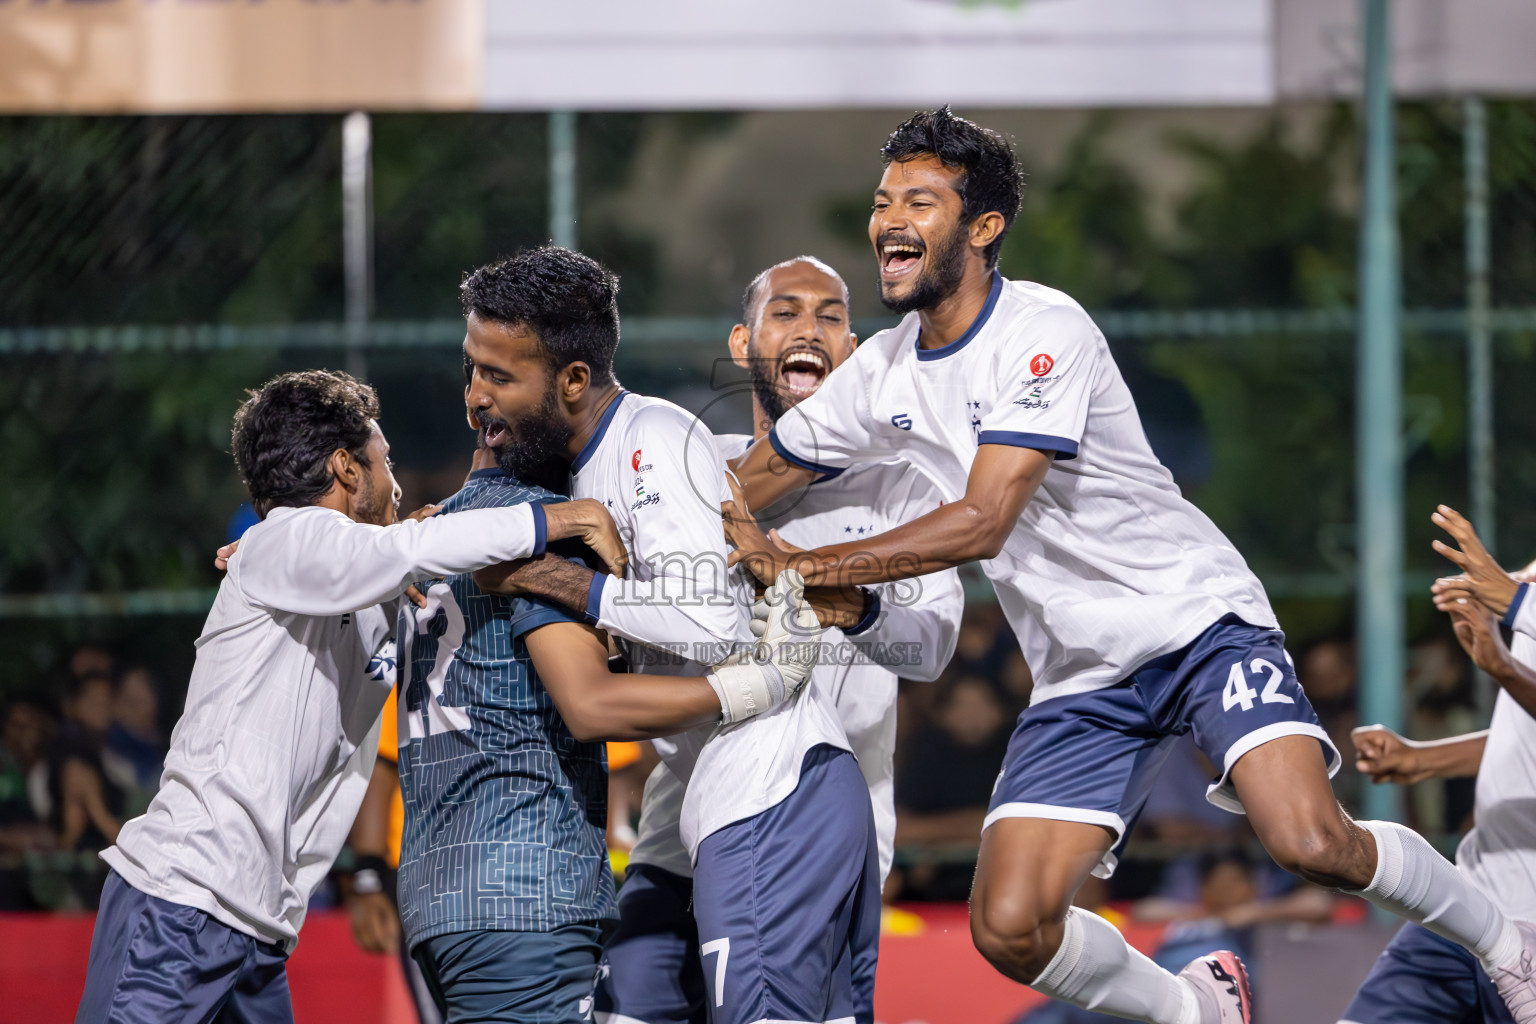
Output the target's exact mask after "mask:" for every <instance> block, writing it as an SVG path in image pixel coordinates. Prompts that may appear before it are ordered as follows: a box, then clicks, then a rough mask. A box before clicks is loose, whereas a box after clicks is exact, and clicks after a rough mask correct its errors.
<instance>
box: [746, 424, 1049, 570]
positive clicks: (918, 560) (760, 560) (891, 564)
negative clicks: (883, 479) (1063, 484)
mask: <svg viewBox="0 0 1536 1024" xmlns="http://www.w3.org/2000/svg"><path fill="white" fill-rule="evenodd" d="M748 454H749V455H750V454H751V452H750V451H749V452H748ZM1051 459H1052V456H1051V454H1050V453H1048V452H1043V451H1038V450H1036V449H1034V448H1020V447H1015V446H1013V445H1008V444H984V445H982V446H981V447H979V448H978V449H977V450H976V460H975V461H974V462H973V463H972V464H971V473H970V476H969V477H968V478H967V480H966V488H965V496H964V497H963V498H961V499H960V500H959V501H953V502H950V503H948V504H946V505H941V506H940V507H939V508H937V509H935V510H934V511H932V512H929V513H928V514H926V515H923V516H919V517H918V518H916V519H914V520H912V521H911V522H909V523H904V524H903V525H901V526H898V527H896V528H895V529H893V530H888V531H886V532H885V533H881V534H876V535H875V536H874V537H869V538H865V539H863V540H860V541H857V542H850V543H847V544H833V545H830V546H828V547H824V548H817V549H815V550H814V551H805V552H800V553H795V554H790V553H786V552H784V551H783V550H781V549H780V548H778V547H777V546H776V545H774V544H773V543H772V542H771V541H769V540H768V538H767V537H765V536H764V535H763V533H762V531H761V530H759V529H758V528H757V525H756V523H754V522H752V521H751V520H750V519H747V518H745V517H742V516H740V515H729V514H728V515H727V516H726V531H727V535H728V536H729V537H730V539H731V541H732V543H734V544H735V545H736V550H735V551H733V552H732V553H731V562H732V564H735V563H736V562H746V564H747V566H748V568H750V569H751V570H752V574H753V575H754V576H756V577H757V578H758V579H760V580H763V581H765V582H767V581H771V580H772V579H773V578H774V577H775V576H777V575H778V573H779V572H780V571H782V570H783V569H784V568H793V569H797V570H799V572H800V574H801V575H802V576H804V577H805V582H806V585H807V586H845V587H846V586H860V585H869V584H874V583H889V582H891V581H893V580H905V579H911V578H912V577H914V576H926V575H928V574H929V573H934V572H941V571H943V570H945V569H953V568H955V567H957V566H961V565H964V564H966V563H967V562H975V561H979V560H981V559H985V558H995V557H996V556H997V554H998V553H999V552H1000V551H1002V549H1003V544H1004V543H1005V542H1006V541H1007V540H1008V536H1009V534H1010V533H1012V531H1013V529H1014V525H1015V524H1016V523H1017V522H1018V519H1019V514H1020V513H1021V512H1023V511H1024V506H1025V505H1027V504H1028V503H1029V500H1030V499H1031V498H1033V497H1034V496H1035V491H1037V490H1038V489H1039V488H1040V484H1041V483H1042V482H1043V481H1044V480H1045V474H1046V472H1047V471H1048V470H1049V469H1050V468H1051ZM749 500H750V498H749Z"/></svg>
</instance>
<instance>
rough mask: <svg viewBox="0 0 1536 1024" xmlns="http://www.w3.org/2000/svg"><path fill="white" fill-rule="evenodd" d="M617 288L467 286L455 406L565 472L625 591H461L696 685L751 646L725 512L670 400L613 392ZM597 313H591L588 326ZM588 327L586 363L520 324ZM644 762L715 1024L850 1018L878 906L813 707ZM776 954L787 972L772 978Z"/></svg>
mask: <svg viewBox="0 0 1536 1024" xmlns="http://www.w3.org/2000/svg"><path fill="white" fill-rule="evenodd" d="M617 292H618V281H617V279H616V278H614V276H613V275H612V274H611V273H609V272H608V271H607V270H605V269H604V268H603V267H601V266H600V265H599V264H598V263H596V262H595V261H594V260H591V259H589V258H588V257H586V256H582V255H581V254H579V253H574V252H571V251H569V250H567V249H562V248H559V247H555V246H546V247H543V248H539V249H533V250H529V251H526V252H523V253H520V254H518V255H517V256H514V257H513V258H511V259H509V260H506V261H503V262H501V263H496V264H492V265H489V266H485V267H481V268H480V269H479V270H477V271H475V273H473V274H471V275H470V277H469V278H468V279H467V280H466V281H465V283H464V286H463V295H464V305H465V309H466V311H467V312H468V329H467V333H466V336H465V340H464V356H465V361H466V370H467V371H468V376H467V379H468V386H467V390H466V396H465V397H466V402H467V404H468V406H469V409H470V414H471V416H472V417H473V418H475V419H476V420H477V421H478V422H479V424H480V425H481V426H483V427H485V428H486V433H485V439H486V444H488V445H489V446H491V447H492V448H498V447H501V446H504V445H506V444H514V445H516V448H515V449H514V454H515V456H516V457H517V459H518V460H522V461H525V462H526V463H527V465H526V466H518V465H513V466H512V467H510V468H512V469H513V470H514V471H515V472H517V474H518V475H519V476H520V477H522V478H523V479H538V477H539V474H540V469H541V467H543V466H546V465H547V466H556V467H560V468H565V469H568V472H569V487H570V493H571V494H572V495H573V496H575V497H577V498H592V499H594V500H597V501H600V502H602V503H603V504H604V505H605V506H606V507H607V508H608V510H609V511H610V512H611V514H612V515H613V517H614V519H615V521H616V522H617V523H618V525H619V529H620V533H621V535H622V536H623V537H624V539H625V541H626V543H627V544H628V546H629V550H630V554H631V559H630V563H629V570H628V575H627V577H626V578H625V579H622V580H619V579H610V578H608V577H605V576H602V575H600V574H594V573H593V572H591V571H590V570H588V569H585V568H583V567H581V566H579V565H576V564H574V563H571V562H567V561H564V560H547V561H545V562H541V563H535V564H533V565H530V566H524V567H521V568H518V569H514V570H511V571H503V570H494V571H488V572H482V573H480V574H478V575H477V581H478V582H479V583H480V585H481V587H482V588H483V589H487V590H492V591H496V592H502V593H522V594H531V595H533V596H538V597H542V598H544V599H546V600H551V601H555V602H557V603H559V604H561V605H563V606H564V607H567V608H570V609H573V610H576V611H578V612H581V613H583V614H584V615H585V616H586V618H587V620H588V622H589V623H591V624H593V625H596V626H598V627H600V628H602V629H605V630H607V631H608V632H609V633H610V634H612V635H613V636H615V637H618V638H622V641H623V643H622V644H621V646H622V647H623V649H624V651H625V654H626V656H627V658H628V660H629V662H630V664H631V666H632V667H633V668H635V669H636V670H638V671H646V672H651V673H656V674H664V673H667V672H672V673H675V674H676V673H688V674H694V675H697V674H699V673H698V671H697V670H696V669H695V668H690V666H697V665H698V664H699V663H700V662H701V661H702V662H703V663H705V664H708V663H711V662H715V661H718V660H720V658H721V657H723V656H724V654H725V653H728V652H729V651H730V650H731V649H732V648H733V647H736V646H738V645H739V646H747V645H750V644H751V643H752V639H753V635H752V632H751V629H750V627H749V622H750V619H751V615H750V609H751V605H752V585H751V580H750V577H747V576H746V575H745V574H744V573H741V572H732V571H729V570H728V569H727V566H726V546H725V534H724V531H723V529H722V525H721V514H720V507H721V504H722V502H724V501H726V500H728V499H729V497H730V495H729V491H728V490H727V488H726V482H725V467H724V465H723V463H722V462H721V459H720V455H719V450H718V448H717V447H716V443H715V438H714V437H713V435H711V434H710V432H709V431H708V430H707V429H706V428H705V427H704V426H703V425H702V424H701V423H699V422H698V421H697V419H696V418H695V417H694V416H692V415H691V414H689V413H687V412H685V411H684V410H682V409H680V408H678V407H677V406H675V405H672V404H671V403H669V402H665V401H662V400H660V399H656V398H647V397H645V396H642V395H636V394H633V393H630V392H627V391H625V390H623V389H622V388H621V387H620V386H619V384H618V381H617V380H616V379H615V377H614V375H613V368H612V356H613V352H614V350H615V348H616V347H617V344H618V339H619V323H618V312H617ZM598 314H601V315H598ZM552 317H559V318H563V319H565V320H568V321H571V322H579V323H583V324H587V325H589V329H590V331H591V332H593V337H594V339H595V338H601V340H602V344H601V345H598V344H596V342H595V341H594V342H593V343H592V344H583V345H582V348H583V352H584V358H579V359H578V358H574V355H575V353H574V352H572V351H569V350H564V349H557V348H556V347H554V346H553V345H552V344H551V339H550V338H547V337H544V336H541V335H540V334H538V332H536V331H533V330H530V329H529V326H528V325H529V324H531V323H538V322H541V321H542V320H544V319H547V318H552ZM658 749H660V750H661V753H662V756H663V758H664V760H665V761H666V763H667V765H668V767H669V769H670V770H671V771H672V773H673V774H674V775H675V776H676V777H677V778H678V779H679V781H681V782H683V784H684V785H685V787H686V789H685V793H684V797H683V802H682V807H681V810H680V814H679V834H680V836H681V839H682V842H683V846H684V848H685V849H686V850H687V852H688V855H689V857H690V858H691V860H692V863H693V870H694V914H695V917H696V919H697V921H698V925H699V936H700V939H701V940H702V941H701V947H700V955H701V956H703V957H704V959H705V961H706V977H707V978H709V979H710V980H711V985H710V993H709V998H708V1000H707V1005H708V1010H709V1015H710V1019H711V1020H712V1021H714V1022H716V1024H751V1022H754V1021H759V1020H764V1019H773V1020H795V1021H826V1020H835V1019H839V1018H842V1017H853V1016H855V1012H856V1008H855V1007H854V1005H853V1001H852V1000H853V996H852V987H851V981H850V977H851V961H852V959H853V955H854V953H855V952H856V950H855V944H856V942H857V941H859V939H860V934H861V933H859V931H858V929H857V928H856V923H857V921H858V914H857V910H858V908H859V907H860V906H861V905H862V904H865V903H868V902H869V901H871V900H874V901H878V899H879V894H878V878H876V877H875V872H876V868H875V866H874V857H873V853H872V848H873V845H874V841H873V837H872V831H873V823H872V813H871V810H870V803H869V793H868V790H867V788H866V787H865V785H864V780H863V777H862V776H861V775H860V773H859V767H858V764H857V762H856V761H855V760H854V757H853V755H852V753H851V752H850V751H849V743H848V740H847V737H846V736H845V735H844V733H843V728H842V725H841V724H840V722H839V720H838V718H837V715H836V711H835V709H834V708H833V706H832V702H831V700H830V699H829V697H828V696H827V695H826V694H824V693H822V692H821V691H820V690H819V689H818V688H817V687H814V686H808V687H806V688H805V689H803V690H801V691H800V692H799V693H798V694H797V695H796V696H794V697H792V698H790V699H788V700H787V701H785V703H783V704H782V705H780V706H778V707H776V708H773V709H771V710H769V711H766V712H764V713H762V714H760V715H758V716H756V717H754V718H751V719H749V720H747V721H743V722H737V723H732V724H723V725H720V726H705V727H701V728H698V729H695V730H692V731H691V732H688V733H684V734H682V735H678V736H673V737H671V738H670V739H669V740H667V741H658ZM786 951H792V952H793V954H794V959H795V962H796V964H797V968H796V969H795V970H794V971H784V970H782V967H781V962H780V961H781V959H782V957H783V956H784V955H786Z"/></svg>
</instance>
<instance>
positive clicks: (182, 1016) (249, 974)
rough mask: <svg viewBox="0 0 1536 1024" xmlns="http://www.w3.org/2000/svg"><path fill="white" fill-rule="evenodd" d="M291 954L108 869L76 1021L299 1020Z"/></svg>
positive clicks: (282, 1023)
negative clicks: (291, 992) (289, 966)
mask: <svg viewBox="0 0 1536 1024" xmlns="http://www.w3.org/2000/svg"><path fill="white" fill-rule="evenodd" d="M287 960H288V954H287V953H286V952H285V951H284V950H283V948H282V947H281V946H279V945H277V944H276V943H270V942H261V941H260V940H258V939H255V938H252V937H251V936H249V935H247V934H245V933H244V932H237V931H235V930H234V929H233V928H231V927H229V926H228V925H226V924H223V923H221V922H220V921H218V920H216V919H214V918H213V917H211V916H209V915H208V914H206V913H204V912H203V911H201V910H198V909H196V908H195V907H187V906H182V905H181V904H180V903H171V902H169V901H167V900H162V899H159V898H157V897H154V896H150V895H147V894H145V893H142V892H140V891H139V890H137V889H135V888H134V887H133V886H131V885H129V884H128V883H127V882H125V881H123V877H122V876H121V875H119V874H118V873H117V872H116V871H111V872H108V874H107V882H106V885H105V886H104V887H103V888H102V890H101V909H100V910H99V911H98V912H97V914H96V930H95V932H94V933H93V934H92V935H91V959H90V966H89V967H88V968H87V970H86V974H85V993H84V994H83V995H82V996H81V997H80V1010H79V1012H78V1013H76V1014H75V1024H98V1022H106V1021H111V1022H113V1024H130V1022H133V1024H137V1022H143V1024H180V1022H183V1021H185V1022H188V1024H191V1022H197V1024H202V1022H204V1021H215V1022H220V1024H225V1022H228V1024H234V1022H239V1024H292V1022H293V1001H292V999H291V998H290V997H289V995H288V972H287V970H286V968H285V966H284V965H285V964H286V962H287Z"/></svg>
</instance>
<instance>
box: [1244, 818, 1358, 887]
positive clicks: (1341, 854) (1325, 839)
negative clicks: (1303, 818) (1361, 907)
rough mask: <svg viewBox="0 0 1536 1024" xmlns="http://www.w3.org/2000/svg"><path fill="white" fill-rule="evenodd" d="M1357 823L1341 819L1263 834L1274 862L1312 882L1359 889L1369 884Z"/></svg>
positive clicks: (1265, 844)
mask: <svg viewBox="0 0 1536 1024" xmlns="http://www.w3.org/2000/svg"><path fill="white" fill-rule="evenodd" d="M1359 832H1360V830H1359V828H1358V826H1355V825H1354V824H1353V823H1351V822H1349V821H1347V820H1344V819H1342V818H1341V819H1340V820H1339V821H1338V822H1319V823H1316V824H1313V825H1310V826H1308V827H1305V828H1298V829H1294V830H1292V831H1289V832H1287V833H1286V834H1284V835H1281V836H1266V837H1264V848H1265V849H1266V850H1268V851H1269V855H1270V856H1271V857H1273V858H1274V859H1275V863H1276V864H1279V865H1280V866H1281V867H1282V868H1284V869H1285V870H1287V871H1289V872H1290V873H1291V874H1293V875H1297V876H1299V877H1301V878H1304V879H1306V880H1307V881H1308V882H1311V883H1312V884H1314V885H1321V886H1324V887H1326V888H1329V889H1361V888H1364V887H1365V886H1366V885H1369V884H1370V881H1371V863H1370V857H1369V856H1368V855H1367V850H1366V848H1365V844H1364V842H1363V837H1362V836H1361V835H1359V834H1358V833H1359Z"/></svg>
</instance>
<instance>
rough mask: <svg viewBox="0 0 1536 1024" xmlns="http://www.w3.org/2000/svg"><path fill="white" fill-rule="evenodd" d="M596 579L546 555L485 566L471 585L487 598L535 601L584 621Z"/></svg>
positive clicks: (574, 565) (584, 570)
mask: <svg viewBox="0 0 1536 1024" xmlns="http://www.w3.org/2000/svg"><path fill="white" fill-rule="evenodd" d="M597 575H598V574H597V573H595V572H593V571H592V570H591V569H588V568H587V567H586V566H584V565H582V564H580V563H579V562H572V561H570V560H569V559H566V558H561V557H560V556H559V555H546V556H545V557H544V558H541V559H538V560H537V561H530V562H521V563H518V562H504V563H502V564H500V565H492V566H487V567H486V568H484V569H481V570H480V571H479V572H477V573H475V584H476V585H477V586H479V588H480V589H481V590H484V591H486V592H487V593H491V594H517V595H523V596H527V597H536V598H538V599H540V600H541V601H546V602H548V603H549V604H552V605H555V606H556V607H558V608H563V609H565V610H566V611H568V612H570V613H571V614H573V615H577V616H581V617H584V618H585V617H586V616H587V596H588V594H589V593H590V592H591V590H592V587H593V580H594V579H595V578H596V577H597Z"/></svg>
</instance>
